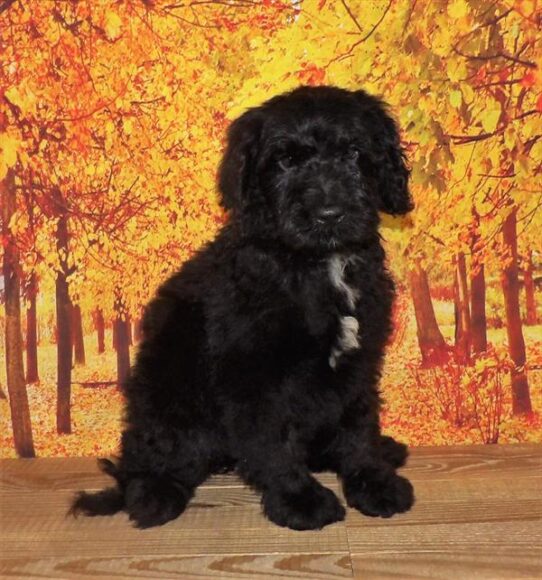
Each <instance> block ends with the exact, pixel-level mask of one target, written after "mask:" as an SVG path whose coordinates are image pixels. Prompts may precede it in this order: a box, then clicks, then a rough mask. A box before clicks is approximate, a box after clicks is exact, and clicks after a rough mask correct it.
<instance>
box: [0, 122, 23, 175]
mask: <svg viewBox="0 0 542 580" xmlns="http://www.w3.org/2000/svg"><path fill="white" fill-rule="evenodd" d="M20 147H21V143H20V141H19V139H18V138H17V137H16V136H15V135H14V134H13V133H11V132H5V133H0V179H4V177H5V176H6V175H7V172H8V169H10V168H11V167H14V166H15V164H16V163H17V154H18V152H19V149H20Z"/></svg>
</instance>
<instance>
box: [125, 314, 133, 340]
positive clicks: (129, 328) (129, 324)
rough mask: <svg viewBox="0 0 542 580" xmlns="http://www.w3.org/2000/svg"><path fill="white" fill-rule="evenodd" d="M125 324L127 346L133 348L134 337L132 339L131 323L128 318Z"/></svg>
mask: <svg viewBox="0 0 542 580" xmlns="http://www.w3.org/2000/svg"><path fill="white" fill-rule="evenodd" d="M126 324H127V328H128V345H129V346H134V337H133V331H132V321H131V320H130V317H127V318H126Z"/></svg>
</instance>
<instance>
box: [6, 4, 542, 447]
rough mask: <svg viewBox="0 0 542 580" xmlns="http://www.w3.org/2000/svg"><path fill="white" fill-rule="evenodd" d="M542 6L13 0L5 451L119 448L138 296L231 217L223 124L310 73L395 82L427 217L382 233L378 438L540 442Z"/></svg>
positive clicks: (395, 104) (337, 80)
mask: <svg viewBox="0 0 542 580" xmlns="http://www.w3.org/2000/svg"><path fill="white" fill-rule="evenodd" d="M541 13H542V10H541V6H537V2H536V0H521V1H516V2H514V1H512V0H472V1H469V2H466V1H465V0H450V1H445V0H439V1H437V0H433V1H431V2H429V1H425V0H423V1H421V0H340V1H331V0H327V1H326V0H304V1H302V0H262V1H255V0H235V1H234V0H231V1H230V0H216V1H212V0H208V1H198V0H187V1H179V2H173V1H172V0H123V1H112V0H110V1H107V0H62V1H60V0H45V1H37V0H0V203H1V228H2V230H1V231H2V244H1V249H2V252H3V255H2V268H3V270H2V273H1V275H0V301H1V304H2V308H0V324H1V328H2V332H3V333H4V332H5V339H6V340H2V341H1V342H2V345H1V346H0V421H1V425H2V430H1V432H0V456H3V457H9V456H16V455H17V454H18V455H21V456H32V455H34V454H37V455H98V454H109V453H112V452H114V451H115V449H116V445H117V440H118V434H119V430H120V426H121V425H120V417H121V408H122V395H121V393H120V391H119V390H118V384H119V382H120V381H121V380H122V377H123V376H124V375H125V374H126V372H127V370H128V368H129V364H130V361H131V360H133V357H134V352H135V349H137V342H138V340H139V339H140V336H139V332H140V331H139V323H140V318H141V313H142V308H143V306H144V305H145V303H146V302H147V301H148V300H149V298H150V297H151V296H152V294H153V291H154V290H155V288H156V286H157V285H158V284H159V283H160V281H162V280H164V278H165V277H166V276H168V274H170V273H171V272H172V271H174V270H175V269H177V268H178V267H179V265H180V264H181V263H182V262H183V261H184V260H186V259H187V258H189V257H190V255H191V254H192V253H193V252H194V251H195V250H196V249H197V248H198V247H200V246H201V245H202V244H203V243H205V242H206V241H207V240H209V239H210V238H212V237H213V236H214V234H215V233H216V231H217V229H218V228H219V227H220V225H221V224H222V223H223V221H224V219H225V216H224V215H223V213H222V211H221V210H220V209H219V207H218V203H217V196H216V188H215V175H216V168H217V164H218V161H219V158H220V153H221V150H222V147H223V138H224V132H225V129H226V128H227V126H228V124H229V122H230V121H231V119H232V118H234V117H235V116H237V115H238V114H239V113H241V112H242V111H243V110H245V109H246V108H247V107H249V106H252V105H256V104H259V103H260V102H262V101H263V100H265V99H266V98H268V97H270V96H272V95H274V94H277V93H280V92H282V91H285V90H287V89H291V88H293V87H295V86H298V85H300V84H334V85H339V86H342V87H346V88H360V87H363V88H365V89H366V90H367V91H368V92H370V93H373V94H377V95H380V96H382V97H383V98H384V99H385V100H386V101H387V102H388V103H389V104H390V106H391V108H392V111H393V112H394V114H395V115H396V117H397V119H398V120H399V123H400V125H401V128H402V140H403V144H404V146H405V149H406V151H407V153H408V157H409V163H410V165H411V167H412V190H413V194H414V198H415V200H416V204H417V207H416V210H415V211H414V212H413V214H412V215H411V216H409V217H407V218H404V219H402V220H393V219H385V220H384V222H383V227H382V235H383V237H384V238H385V240H386V245H387V250H388V255H389V258H390V268H391V269H392V271H393V272H394V275H395V278H396V280H397V284H398V288H399V298H398V301H397V305H396V310H395V323H396V330H395V334H394V338H393V342H392V344H391V345H390V346H389V349H388V355H387V361H386V367H385V373H384V379H383V383H382V391H383V395H384V397H385V400H386V405H385V410H384V415H383V424H384V428H385V430H386V431H387V432H389V433H391V434H393V435H395V436H397V437H399V438H401V439H403V440H406V441H407V442H409V443H411V444H413V445H419V444H449V443H463V442H465V443H480V442H481V443H501V442H504V443H507V442H515V441H525V440H536V441H542V326H541V323H542V317H541V312H540V310H541V309H540V304H539V303H540V292H541V289H542V242H541V240H542V235H541V231H542V211H541V205H542V178H541V173H542V71H541V65H542V62H541V56H542V35H541V34H540V27H541V24H542V22H541V16H540V15H541ZM537 308H538V310H537ZM2 338H4V337H2Z"/></svg>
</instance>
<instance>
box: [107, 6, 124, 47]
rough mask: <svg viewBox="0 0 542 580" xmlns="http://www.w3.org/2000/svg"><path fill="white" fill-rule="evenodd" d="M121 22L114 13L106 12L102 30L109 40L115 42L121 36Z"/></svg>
mask: <svg viewBox="0 0 542 580" xmlns="http://www.w3.org/2000/svg"><path fill="white" fill-rule="evenodd" d="M121 27H122V20H121V19H120V16H119V15H118V14H117V13H116V12H107V13H106V15H105V23H104V29H105V33H106V35H107V38H109V40H116V39H117V38H118V37H119V36H120V34H121Z"/></svg>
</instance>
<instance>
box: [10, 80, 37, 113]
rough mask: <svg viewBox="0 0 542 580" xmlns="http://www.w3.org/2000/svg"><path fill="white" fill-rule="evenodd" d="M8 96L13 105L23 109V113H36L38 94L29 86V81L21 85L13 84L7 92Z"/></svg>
mask: <svg viewBox="0 0 542 580" xmlns="http://www.w3.org/2000/svg"><path fill="white" fill-rule="evenodd" d="M27 81H28V79H27ZM5 95H6V97H7V98H8V100H9V101H10V103H12V104H13V105H16V106H17V107H19V109H20V110H21V113H22V114H23V115H27V114H28V113H35V110H36V96H35V95H34V93H33V92H32V90H31V89H30V88H29V87H28V82H25V84H22V85H19V86H12V87H10V88H9V89H8V90H7V91H6V92H5Z"/></svg>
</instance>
